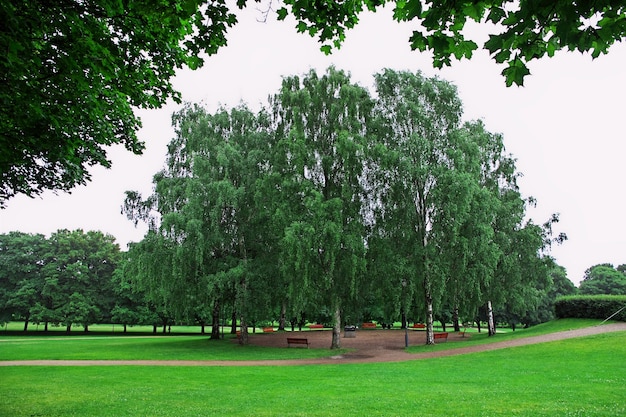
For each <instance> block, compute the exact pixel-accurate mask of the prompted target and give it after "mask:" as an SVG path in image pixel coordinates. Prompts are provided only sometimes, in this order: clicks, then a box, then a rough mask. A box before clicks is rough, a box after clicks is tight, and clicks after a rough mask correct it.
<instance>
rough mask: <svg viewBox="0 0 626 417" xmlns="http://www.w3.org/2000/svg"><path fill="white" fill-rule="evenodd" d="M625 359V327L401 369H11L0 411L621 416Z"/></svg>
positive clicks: (5, 373)
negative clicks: (616, 330) (591, 335)
mask: <svg viewBox="0 0 626 417" xmlns="http://www.w3.org/2000/svg"><path fill="white" fill-rule="evenodd" d="M563 324H564V323H563V322H561V323H553V324H551V325H547V326H545V327H544V330H541V329H539V331H545V330H547V329H548V328H549V327H550V326H561V325H563ZM565 324H567V323H565ZM567 325H568V326H570V327H571V324H567ZM536 331H537V330H535V331H534V332H536ZM535 334H536V333H535ZM142 340H144V341H148V340H150V339H142ZM76 342H78V340H76ZM66 346H69V345H66ZM137 348H139V347H137ZM133 349H135V348H133ZM281 350H284V351H288V349H281ZM292 350H293V349H292ZM302 351H304V349H303V350H302ZM300 353H303V352H300ZM624 357H626V333H624V332H620V333H614V334H607V335H598V336H593V337H587V338H580V339H571V340H565V341H560V342H552V343H545V344H540V345H533V346H524V347H518V348H511V349H504V350H499V351H492V352H485V353H479V354H472V355H462V356H458V357H447V358H438V359H429V360H423V361H411V362H403V363H381V364H365V365H360V364H359V365H357V364H353V365H328V366H293V367H137V366H121V367H5V368H0V395H1V398H2V401H0V416H32V415H45V416H74V415H75V416H147V415H150V416H190V415H198V416H209V415H220V416H223V415H248V416H278V415H280V416H286V415H291V416H345V415H369V416H389V415H394V416H405V415H406V416H413V415H423V416H452V415H454V416H464V415H465V416H474V415H476V416H487V415H488V416H496V415H502V416H527V415H528V416H531V415H532V416H555V415H558V416H565V415H572V416H574V415H580V416H618V415H624V414H626V400H624V398H625V397H626V396H625V394H626V362H625V361H624V360H623V358H624Z"/></svg>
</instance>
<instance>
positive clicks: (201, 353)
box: [0, 336, 337, 361]
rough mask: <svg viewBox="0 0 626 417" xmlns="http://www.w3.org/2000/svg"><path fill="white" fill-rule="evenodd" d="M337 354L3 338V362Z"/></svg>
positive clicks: (205, 344)
mask: <svg viewBox="0 0 626 417" xmlns="http://www.w3.org/2000/svg"><path fill="white" fill-rule="evenodd" d="M334 354H337V351H331V350H330V349H287V348H284V349H273V348H267V347H262V346H252V345H249V346H239V345H238V344H236V343H233V341H232V340H230V339H225V340H209V338H208V336H161V337H150V336H137V337H132V336H130V337H129V336H85V337H79V336H72V337H36V336H28V337H0V360H5V361H6V360H29V359H55V360H56V359H69V360H72V359H74V360H75V359H104V360H141V359H146V360H167V359H174V360H239V361H246V360H255V359H269V360H274V359H303V358H319V357H325V356H330V355H334Z"/></svg>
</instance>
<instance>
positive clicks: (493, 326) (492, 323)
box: [487, 300, 496, 336]
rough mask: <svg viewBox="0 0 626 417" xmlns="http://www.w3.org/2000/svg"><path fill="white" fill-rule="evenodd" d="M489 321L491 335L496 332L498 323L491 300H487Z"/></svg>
mask: <svg viewBox="0 0 626 417" xmlns="http://www.w3.org/2000/svg"><path fill="white" fill-rule="evenodd" d="M487 321H488V326H489V336H493V335H495V334H496V323H495V321H494V319H493V307H492V306H491V300H489V301H487Z"/></svg>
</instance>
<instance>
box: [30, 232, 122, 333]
mask: <svg viewBox="0 0 626 417" xmlns="http://www.w3.org/2000/svg"><path fill="white" fill-rule="evenodd" d="M49 241H50V245H49V252H48V253H47V256H46V263H45V266H44V268H43V271H42V273H43V274H44V285H43V289H42V295H43V297H42V301H43V303H42V304H41V307H40V309H38V310H39V313H40V314H43V316H41V317H38V320H37V322H41V321H45V322H52V323H55V324H62V325H64V326H66V329H67V331H68V332H69V331H70V329H71V327H72V325H73V324H80V325H82V326H83V327H84V329H85V331H88V326H89V325H90V324H93V323H102V322H109V321H110V311H111V309H112V307H113V303H114V298H115V296H114V293H113V287H112V277H113V273H114V271H115V268H116V267H117V263H118V262H119V259H120V258H119V256H120V251H119V246H118V245H117V244H116V243H115V238H114V237H113V236H111V235H104V234H103V233H102V232H97V231H89V232H87V233H85V232H83V231H82V230H75V231H69V230H59V231H57V232H56V233H53V234H52V235H51V236H50V239H49Z"/></svg>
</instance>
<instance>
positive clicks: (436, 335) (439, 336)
mask: <svg viewBox="0 0 626 417" xmlns="http://www.w3.org/2000/svg"><path fill="white" fill-rule="evenodd" d="M433 338H434V340H437V339H443V341H444V342H447V341H448V333H447V332H443V333H434V334H433Z"/></svg>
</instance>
